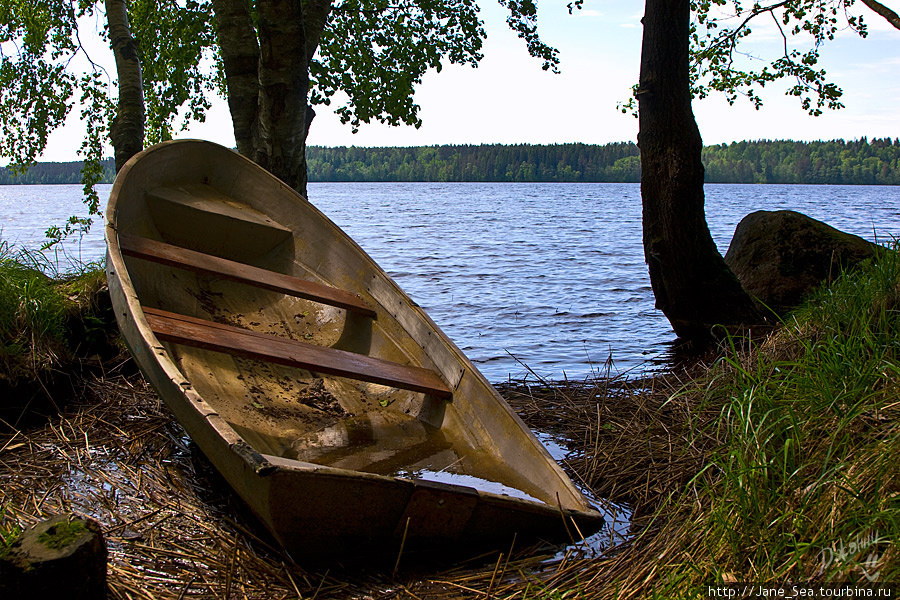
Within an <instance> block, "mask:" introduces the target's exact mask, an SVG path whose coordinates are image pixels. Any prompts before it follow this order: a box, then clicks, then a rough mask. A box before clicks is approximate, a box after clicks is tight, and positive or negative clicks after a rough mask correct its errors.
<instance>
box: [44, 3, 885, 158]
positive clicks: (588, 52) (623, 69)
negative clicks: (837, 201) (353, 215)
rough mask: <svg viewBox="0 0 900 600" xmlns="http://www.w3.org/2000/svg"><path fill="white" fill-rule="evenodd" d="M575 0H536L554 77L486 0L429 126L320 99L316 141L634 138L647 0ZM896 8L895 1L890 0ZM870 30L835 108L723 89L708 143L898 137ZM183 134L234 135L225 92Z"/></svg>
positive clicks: (832, 50) (880, 27) (772, 46)
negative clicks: (816, 110) (371, 120)
mask: <svg viewBox="0 0 900 600" xmlns="http://www.w3.org/2000/svg"><path fill="white" fill-rule="evenodd" d="M567 1H568V0H539V3H538V4H539V7H540V12H539V30H540V32H541V35H542V37H543V39H544V40H545V41H546V42H547V43H549V44H550V45H552V46H555V47H556V48H558V49H559V51H560V57H561V59H562V65H561V70H562V73H561V74H559V75H556V74H552V73H548V72H545V71H542V70H541V68H540V61H538V60H537V59H533V58H531V57H529V56H528V54H527V52H526V51H525V46H524V43H523V42H522V41H521V40H519V39H518V38H516V36H515V34H514V33H512V32H511V31H509V29H508V28H507V26H506V23H505V14H504V9H503V8H502V7H500V6H499V5H497V4H496V3H491V2H488V1H487V0H485V1H483V2H481V3H480V4H481V6H482V7H483V8H482V13H481V14H482V18H483V19H484V21H485V26H486V29H487V31H488V39H487V41H486V43H485V48H484V54H485V58H484V60H483V61H482V63H481V64H480V66H479V67H478V68H477V69H472V68H470V67H458V66H451V67H448V68H445V69H444V70H443V71H442V72H441V73H433V72H432V73H429V74H427V75H426V76H425V79H424V81H423V83H422V85H421V86H420V88H419V89H418V91H417V93H416V100H417V102H418V103H419V104H420V105H421V107H422V108H421V112H420V116H421V118H422V119H423V121H424V124H423V125H422V127H421V128H420V129H418V130H417V129H414V128H412V127H406V126H403V127H388V126H382V125H379V124H372V125H363V126H362V128H361V129H360V132H359V133H357V134H353V133H351V130H350V127H349V126H348V125H342V124H341V123H340V122H339V120H338V119H337V117H336V116H334V115H333V114H332V113H331V112H330V110H329V109H328V108H327V107H319V108H318V109H317V112H318V116H317V118H316V120H315V121H314V123H313V126H312V129H311V132H310V137H309V143H310V144H314V145H323V146H344V145H357V146H417V145H431V144H486V143H504V144H511V143H531V144H548V143H565V142H583V143H590V144H604V143H608V142H616V141H629V140H632V141H633V140H635V139H636V137H637V120H636V119H635V118H634V117H632V116H629V115H623V114H621V113H620V112H619V111H618V110H617V108H616V105H617V103H618V102H621V101H624V100H626V99H627V98H628V95H629V88H630V86H631V85H632V84H633V83H635V82H636V80H637V76H638V67H639V60H640V45H641V25H640V18H641V15H642V12H643V4H642V3H641V2H635V1H633V0H632V1H626V2H623V1H621V0H618V1H614V0H586V2H585V10H583V11H580V12H576V14H575V15H569V14H568V10H567V9H566V4H567ZM884 3H885V4H886V5H888V6H890V7H891V8H893V9H894V10H897V11H898V12H900V0H886V1H885V2H884ZM857 5H858V6H857V7H855V8H856V10H857V12H859V13H862V14H864V15H865V18H866V20H867V21H868V23H869V28H870V33H869V36H868V38H866V39H860V38H859V36H857V35H856V34H855V33H852V32H849V31H846V32H842V33H841V34H840V35H839V36H838V38H837V39H836V40H835V41H834V42H831V43H829V44H827V45H826V46H824V47H823V48H822V50H821V64H822V66H823V67H824V68H826V69H827V70H828V73H829V74H830V76H831V77H832V80H833V81H835V82H836V83H837V84H838V85H840V86H841V87H842V88H843V89H844V104H846V106H847V108H845V109H842V110H840V111H836V112H834V111H826V113H825V114H824V115H823V116H820V117H816V118H814V117H809V116H806V114H805V113H804V111H803V110H802V109H801V108H800V106H799V102H798V101H797V100H796V99H795V98H789V97H785V96H784V89H785V88H786V85H782V86H775V87H773V88H767V89H766V91H765V94H763V98H764V100H765V105H764V107H763V108H762V109H761V110H759V111H757V110H754V109H753V107H752V106H751V105H750V104H749V102H747V101H745V100H744V101H742V100H739V101H738V103H737V104H736V105H735V106H729V105H728V104H727V103H726V102H725V100H724V99H723V98H721V97H716V98H710V99H706V100H703V101H697V102H695V103H694V112H695V114H696V116H697V121H698V123H699V125H700V131H701V134H702V135H703V139H704V142H705V143H707V144H718V143H727V142H731V141H737V140H755V139H794V140H817V139H833V138H845V139H852V138H859V137H862V136H867V137H869V138H873V137H892V138H896V137H900V102H898V101H900V31H898V30H896V29H893V28H892V27H890V26H889V25H888V24H887V23H886V22H885V21H884V20H883V19H882V18H881V17H879V16H877V15H875V14H874V13H871V11H869V10H868V9H867V8H865V7H864V6H863V5H862V4H861V3H857ZM751 39H752V45H747V46H746V47H745V49H746V50H747V51H749V52H750V53H751V54H752V55H754V56H759V57H766V56H769V57H774V56H776V55H777V52H778V51H779V49H780V48H779V46H780V44H781V41H780V38H779V37H778V32H777V30H776V29H775V27H774V25H773V24H772V22H771V21H768V22H763V23H761V24H760V25H758V26H756V27H755V28H754V34H753V37H752V38H751ZM75 129H76V128H75V127H72V128H70V129H69V131H68V132H65V133H60V134H57V135H54V136H53V138H51V147H50V148H49V150H48V152H47V153H46V154H45V155H44V160H74V159H75V155H74V152H75V150H76V149H77V147H78V143H77V142H73V133H72V132H74V131H75ZM187 135H189V136H192V137H201V138H205V139H211V140H214V141H218V142H220V143H223V144H228V145H233V144H234V139H233V137H232V134H231V127H230V119H229V117H228V112H227V106H226V105H225V102H224V100H223V101H221V102H219V103H217V105H216V106H215V108H214V110H213V112H212V114H211V115H210V119H209V121H208V123H206V124H204V125H201V126H197V127H195V128H193V129H192V130H191V131H190V132H189V133H188V134H187Z"/></svg>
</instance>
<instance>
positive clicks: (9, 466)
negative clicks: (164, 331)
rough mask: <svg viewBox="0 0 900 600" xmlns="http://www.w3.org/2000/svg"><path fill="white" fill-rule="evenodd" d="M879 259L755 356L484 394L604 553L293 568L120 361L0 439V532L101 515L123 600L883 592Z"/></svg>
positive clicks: (890, 419)
mask: <svg viewBox="0 0 900 600" xmlns="http://www.w3.org/2000/svg"><path fill="white" fill-rule="evenodd" d="M885 254H886V255H887V258H886V259H885V260H880V261H879V262H878V263H877V264H876V265H875V267H870V268H868V269H866V270H863V271H862V272H860V273H857V274H855V275H853V276H851V277H845V278H844V279H841V280H838V281H837V282H835V284H833V286H832V287H831V288H830V289H827V290H824V291H823V292H821V293H819V294H818V295H817V296H816V297H815V298H814V299H813V300H812V301H811V302H810V304H809V306H808V307H806V308H803V309H801V310H800V311H798V312H797V313H795V315H794V317H793V318H792V320H791V321H789V322H788V323H787V325H785V326H784V327H783V328H782V329H781V330H779V331H778V332H776V333H774V334H772V335H770V336H769V337H767V338H765V339H763V340H758V341H757V342H756V344H755V347H754V348H753V349H751V350H743V349H740V348H737V347H734V346H726V347H725V348H724V349H723V351H722V352H721V353H720V354H719V355H718V356H716V357H715V358H714V359H710V360H708V361H706V362H699V363H697V364H695V365H694V366H693V367H691V368H685V369H681V370H676V371H670V372H668V373H663V374H659V375H657V376H654V377H651V378H645V379H632V380H630V379H627V378H625V377H613V378H608V379H605V378H597V379H593V380H589V379H585V380H582V381H562V382H560V381H555V382H534V383H532V382H531V381H528V380H527V379H526V380H520V381H515V380H514V381H512V382H506V383H500V384H497V387H498V388H499V389H500V390H501V392H502V393H503V395H504V396H505V397H506V398H507V399H508V400H509V402H510V404H511V405H512V406H513V407H514V408H515V410H516V412H517V413H518V414H519V415H520V416H521V417H522V418H523V420H525V421H526V423H527V424H528V425H529V426H530V427H532V428H533V429H537V430H540V431H547V432H549V433H551V434H553V435H555V436H557V438H562V439H565V440H568V442H567V443H566V446H567V449H568V450H569V453H568V454H567V456H566V457H565V459H564V460H563V461H562V464H563V466H564V468H565V469H566V470H567V471H568V472H569V473H570V474H571V476H572V477H573V478H574V479H575V480H577V481H579V482H580V483H581V484H582V485H583V486H584V488H585V489H586V490H589V491H590V493H591V494H592V495H593V496H594V497H595V498H603V499H606V500H609V501H611V502H614V503H618V504H623V505H627V506H628V507H629V508H630V509H631V510H632V511H633V514H632V521H631V523H632V528H631V534H632V537H631V538H630V539H629V540H628V541H626V542H625V543H623V544H620V545H617V546H615V547H612V548H604V549H603V552H601V553H600V554H599V555H596V554H592V553H588V552H586V551H583V549H579V547H578V546H577V545H576V547H572V548H570V549H569V550H568V551H567V552H564V554H563V555H559V554H558V553H557V551H556V550H555V549H550V548H517V547H515V546H514V547H513V548H512V551H511V552H510V549H509V548H505V549H500V550H498V551H497V552H496V553H494V554H492V555H490V556H483V557H481V558H480V559H479V560H478V561H475V562H471V563H465V564H461V563H458V562H456V561H454V562H452V564H446V563H445V564H442V565H441V564H439V565H434V564H431V565H428V564H415V563H414V562H413V561H412V560H410V561H409V562H408V563H407V562H404V565H408V566H406V567H404V569H401V571H400V572H399V573H398V574H396V575H394V576H390V575H388V574H387V571H379V570H378V569H375V568H369V569H364V570H363V571H362V572H357V571H354V570H353V568H349V569H348V568H340V567H339V566H338V565H325V566H315V565H296V564H292V562H291V561H290V557H287V556H286V555H284V554H283V553H282V552H281V551H280V550H278V549H277V548H276V547H275V546H274V544H273V543H272V542H271V540H269V539H267V535H266V534H265V532H263V531H261V527H260V526H259V525H258V524H256V523H255V519H254V518H253V517H252V515H249V514H248V513H247V510H246V508H243V507H242V505H241V504H240V503H239V502H236V501H235V500H234V495H233V494H232V493H230V491H229V488H227V486H225V484H224V483H222V481H221V478H220V477H219V476H218V474H217V473H216V472H215V471H214V470H213V469H212V468H211V467H210V466H209V464H208V462H206V460H205V458H204V457H202V455H200V453H199V452H197V451H196V449H192V444H191V442H190V440H189V438H187V437H186V436H185V434H184V432H183V430H181V428H180V426H178V425H177V423H175V422H174V420H173V419H172V418H171V416H170V415H169V414H168V411H167V410H166V409H165V407H164V406H163V405H162V404H161V402H160V401H159V399H158V398H156V396H155V394H154V393H153V392H152V391H151V390H150V389H149V387H148V386H147V384H146V382H144V381H143V379H142V378H141V377H140V376H139V375H137V374H136V373H134V372H130V373H128V372H123V370H127V367H128V364H129V362H130V361H129V360H122V359H121V358H120V359H119V361H118V362H107V363H104V362H102V361H101V362H100V366H101V369H100V370H101V373H100V374H99V375H98V374H97V373H96V372H94V373H87V374H86V376H85V377H84V378H78V377H74V378H73V380H72V381H74V382H76V383H75V384H73V385H72V386H71V389H72V390H73V392H74V394H73V397H74V399H73V401H72V403H70V404H68V405H67V406H66V407H64V408H63V409H62V412H61V413H59V414H55V415H53V414H51V416H50V417H49V420H45V421H43V422H39V423H32V424H30V425H29V426H28V427H27V428H26V427H22V428H21V429H18V430H14V431H6V432H3V433H0V456H2V459H3V460H2V463H3V464H2V470H0V482H2V485H0V509H2V511H3V512H2V517H0V532H2V533H3V534H4V536H3V537H6V536H7V535H9V534H10V533H11V532H12V531H13V530H14V529H15V527H16V526H19V527H21V526H27V525H28V524H30V523H32V522H34V521H35V520H37V519H39V518H43V517H45V516H49V515H50V514H52V513H53V512H56V511H63V510H71V509H76V510H83V511H85V512H88V513H89V514H90V513H93V514H92V515H91V516H95V517H96V516H99V517H101V518H100V521H101V522H102V523H103V525H104V529H105V532H106V534H107V538H108V540H109V548H110V562H109V581H110V590H111V595H112V597H115V598H123V599H124V598H129V597H130V598H164V599H166V598H171V599H172V600H176V599H179V598H183V597H189V596H191V595H199V596H201V597H202V596H207V595H211V596H213V597H222V596H223V595H225V596H228V595H229V594H231V595H232V597H234V595H235V594H237V593H238V592H239V591H241V592H242V593H245V594H246V596H247V597H248V598H253V597H258V598H268V597H279V594H280V595H281V596H282V597H290V596H297V595H300V596H302V597H312V596H315V597H318V598H344V597H348V596H356V597H370V598H385V599H386V598H410V597H412V598H435V599H437V598H484V597H488V596H492V597H496V598H519V597H521V596H522V595H523V594H525V593H528V594H529V597H534V596H538V597H541V594H542V595H543V597H547V598H550V597H556V596H554V594H556V595H557V596H560V597H568V596H565V595H566V594H568V595H572V594H575V595H576V596H577V597H583V598H591V599H593V598H613V597H618V595H619V594H620V593H623V592H627V593H628V594H629V595H631V596H632V597H645V598H646V597H649V598H670V597H679V596H691V595H692V594H693V593H694V592H696V591H697V590H699V589H701V586H703V585H715V584H725V583H728V582H731V581H763V582H765V581H784V580H788V579H790V580H795V581H816V582H826V581H860V582H864V576H865V575H866V574H871V573H876V572H877V573H878V574H879V577H880V578H881V579H880V581H892V580H895V579H896V576H897V574H898V572H900V553H898V551H897V550H898V542H900V503H898V502H897V500H896V499H897V498H898V497H900V472H898V470H897V468H896V464H897V461H898V460H900V343H898V340H900V259H898V257H897V253H896V252H892V253H885ZM860 540H862V541H861V542H860ZM854 541H856V542H858V543H857V544H856V546H855V547H856V551H855V554H852V555H847V556H844V557H837V558H835V556H837V555H836V554H835V553H834V552H832V555H831V556H832V559H831V561H830V562H829V561H826V562H825V563H823V561H822V557H823V556H826V555H827V552H828V551H829V550H832V549H833V548H836V547H837V545H839V544H842V543H843V544H845V545H846V544H849V543H852V542H854ZM393 558H394V557H393V556H392V557H390V559H391V560H393ZM404 561H406V559H404ZM826 563H827V564H826ZM370 567H371V566H370ZM586 582H590V584H589V585H586ZM272 594H274V596H272Z"/></svg>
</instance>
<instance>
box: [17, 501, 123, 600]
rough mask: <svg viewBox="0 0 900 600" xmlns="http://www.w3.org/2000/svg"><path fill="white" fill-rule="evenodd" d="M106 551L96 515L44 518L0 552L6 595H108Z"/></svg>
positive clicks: (78, 599)
mask: <svg viewBox="0 0 900 600" xmlns="http://www.w3.org/2000/svg"><path fill="white" fill-rule="evenodd" d="M106 554H107V552H106V543H105V542H104V540H103V534H102V532H101V530H100V524H99V523H97V522H96V521H94V520H93V519H87V518H84V517H78V516H75V515H59V516H57V517H53V518H52V519H49V520H47V521H43V522H41V523H38V524H37V525H35V526H34V527H31V528H30V529H27V530H26V531H25V532H23V533H22V534H21V535H20V536H19V538H18V539H17V540H16V541H15V542H13V544H12V546H11V547H10V548H9V550H8V552H7V553H6V555H5V556H3V557H2V558H0V598H4V599H6V598H9V599H10V600H13V599H16V598H17V599H21V600H25V599H28V600H57V599H59V598H66V599H67V600H103V599H105V598H106Z"/></svg>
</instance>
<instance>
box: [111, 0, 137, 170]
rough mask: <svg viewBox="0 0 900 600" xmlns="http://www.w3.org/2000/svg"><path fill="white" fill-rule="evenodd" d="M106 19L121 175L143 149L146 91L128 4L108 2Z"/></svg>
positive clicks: (119, 0) (115, 142) (113, 128)
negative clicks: (114, 75)
mask: <svg viewBox="0 0 900 600" xmlns="http://www.w3.org/2000/svg"><path fill="white" fill-rule="evenodd" d="M106 19H107V23H108V25H109V41H110V46H111V47H112V50H113V54H114V56H115V59H116V72H117V74H118V79H119V103H118V108H117V111H116V117H115V119H113V122H112V126H111V127H110V132H109V134H110V139H111V140H112V144H113V148H114V149H115V156H116V171H118V170H119V169H121V168H122V165H124V164H125V163H126V162H127V161H128V159H129V158H131V157H132V156H134V155H135V154H137V153H138V152H140V151H141V150H143V148H144V88H143V82H142V80H141V61H140V58H139V57H138V52H137V43H136V42H135V40H134V37H132V35H131V28H130V27H129V25H128V8H127V6H126V5H125V0H106Z"/></svg>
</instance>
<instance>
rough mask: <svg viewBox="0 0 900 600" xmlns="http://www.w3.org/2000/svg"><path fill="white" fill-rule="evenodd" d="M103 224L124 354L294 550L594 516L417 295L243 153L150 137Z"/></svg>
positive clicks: (549, 534)
mask: <svg viewBox="0 0 900 600" xmlns="http://www.w3.org/2000/svg"><path fill="white" fill-rule="evenodd" d="M106 219H107V226H106V242H107V270H108V279H109V288H110V292H111V294H112V299H113V305H114V307H115V310H116V317H117V319H118V322H119V326H120V328H121V330H122V334H123V337H124V338H125V341H126V343H127V345H128V347H129V349H130V351H131V353H132V355H133V356H134V358H135V360H136V361H137V363H138V365H139V366H140V368H141V370H142V372H143V373H144V375H145V376H146V377H147V379H148V380H149V381H150V382H151V383H152V384H153V386H154V387H155V388H156V390H157V392H158V393H159V395H160V397H161V398H162V399H163V400H164V401H165V403H166V404H167V405H168V407H169V408H170V409H171V411H172V412H173V413H174V415H175V417H176V418H177V419H178V420H179V421H180V422H181V424H182V425H183V426H184V428H185V430H186V431H187V432H188V433H189V434H190V436H191V437H192V439H193V440H194V441H195V442H196V443H197V445H198V446H199V447H200V448H201V449H202V451H203V452H204V453H205V454H206V456H207V457H208V458H209V460H210V461H211V462H212V463H213V464H214V465H215V467H216V468H217V469H218V470H219V471H220V472H221V473H222V474H223V475H224V477H225V479H227V481H228V482H229V483H230V485H231V486H232V487H233V488H234V489H235V490H236V491H237V492H238V494H239V495H240V496H241V497H242V498H243V499H244V500H245V501H246V503H247V504H248V505H249V506H250V507H251V508H252V509H253V511H254V512H255V513H256V514H257V515H258V516H259V518H260V519H261V520H262V522H263V523H264V524H265V525H266V527H267V528H268V529H269V530H270V531H271V532H272V534H273V535H274V536H275V537H276V538H277V539H278V541H279V542H280V543H281V544H282V545H283V546H284V547H285V548H286V549H287V550H288V551H289V552H290V553H291V554H292V555H294V556H304V555H310V554H315V555H317V556H323V555H327V554H329V553H332V552H348V551H361V550H365V549H371V548H373V547H375V548H381V549H383V550H385V551H390V550H391V549H393V551H394V552H396V551H397V548H398V547H399V545H400V543H401V542H403V543H404V544H405V545H406V547H407V548H411V547H413V546H415V545H416V544H417V543H418V544H419V545H427V546H428V547H433V546H443V545H456V544H464V545H466V546H467V547H469V546H475V545H482V544H503V545H507V546H508V544H509V543H510V541H511V540H512V539H513V536H514V535H518V539H519V540H523V539H525V538H534V537H536V536H540V537H542V538H545V539H550V540H561V541H564V540H566V539H570V536H573V537H575V538H576V539H580V537H581V535H588V534H589V533H593V532H595V531H596V530H598V529H599V527H600V526H601V525H602V523H603V518H602V516H601V515H600V513H599V512H598V511H597V510H595V509H594V508H593V507H592V506H591V505H590V504H589V503H588V502H587V500H586V499H585V498H584V496H582V494H581V493H580V492H579V491H578V489H577V488H576V487H575V486H574V485H573V484H572V482H571V481H570V480H569V479H568V477H567V476H566V475H565V474H564V473H563V471H562V470H561V469H560V467H559V466H558V465H557V464H556V463H555V462H554V461H553V459H552V458H551V457H550V455H549V454H548V453H547V451H546V450H545V449H544V447H543V446H542V445H541V443H540V442H539V441H538V440H537V439H536V438H535V437H534V435H532V433H531V432H530V431H529V430H528V428H527V427H526V426H525V425H524V424H523V423H522V421H521V420H520V419H519V418H518V417H517V416H516V415H515V414H514V413H513V411H512V410H511V409H510V408H509V406H508V405H507V404H506V403H505V402H504V401H503V399H502V398H500V396H499V395H498V394H497V392H496V391H495V390H494V389H493V388H492V387H491V385H490V384H489V383H488V382H487V381H486V380H485V378H484V377H483V376H482V375H481V374H480V373H479V372H478V370H477V369H476V368H475V367H474V366H473V365H472V363H471V362H470V361H469V360H468V359H467V358H466V357H465V356H464V355H463V354H462V352H460V351H459V349H458V348H457V347H456V346H455V345H453V343H452V342H450V340H448V339H447V337H446V336H445V335H444V334H443V333H442V332H441V331H440V329H438V327H437V326H436V325H435V324H434V323H433V322H432V321H431V320H430V319H429V318H428V316H427V315H426V314H425V313H424V312H423V311H422V310H421V309H420V308H419V306H418V305H416V304H415V303H414V302H413V301H412V300H410V299H409V298H408V297H407V296H406V295H405V294H404V293H403V292H402V291H401V290H400V288H399V287H397V285H396V284H395V283H394V282H393V281H392V280H391V279H390V278H389V277H388V276H387V275H386V274H385V273H384V272H383V271H382V270H381V269H380V268H379V267H378V266H377V265H376V264H375V262H373V261H372V259H371V258H369V256H368V255H366V253H365V252H363V250H362V249H360V248H359V247H358V246H357V245H356V244H355V243H354V242H353V241H352V240H351V239H350V238H349V237H347V235H346V234H344V233H343V232H342V231H341V230H340V229H339V228H338V227H337V226H336V225H334V224H333V223H332V222H331V221H329V220H328V218H326V217H325V216H324V215H323V214H322V213H320V212H319V211H318V210H316V208H315V207H313V206H312V205H311V204H310V203H309V202H307V201H306V200H305V199H304V198H303V197H301V196H300V195H298V194H297V193H295V192H294V191H293V190H291V189H290V188H289V187H288V186H286V185H284V184H283V183H281V182H280V181H279V180H277V179H276V178H274V177H272V176H271V175H270V174H268V173H267V172H266V171H264V170H263V169H261V168H260V167H258V166H257V165H255V164H254V163H252V162H251V161H249V160H247V159H245V158H243V157H241V156H240V155H238V154H237V153H235V152H233V151H231V150H228V149H226V148H223V147H221V146H217V145H215V144H211V143H208V142H202V141H174V142H166V143H163V144H160V145H158V146H155V147H152V148H149V149H147V150H145V151H144V152H141V153H140V154H138V155H137V156H135V157H134V158H132V159H131V160H130V161H129V162H128V163H127V164H126V165H125V166H124V167H123V168H122V170H121V172H120V173H119V175H118V177H117V178H116V182H115V185H114V186H113V189H112V193H111V195H110V199H109V206H108V208H107V212H106Z"/></svg>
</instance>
